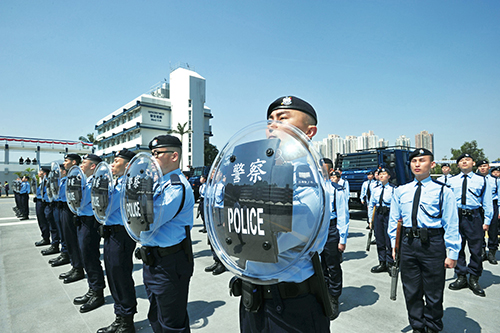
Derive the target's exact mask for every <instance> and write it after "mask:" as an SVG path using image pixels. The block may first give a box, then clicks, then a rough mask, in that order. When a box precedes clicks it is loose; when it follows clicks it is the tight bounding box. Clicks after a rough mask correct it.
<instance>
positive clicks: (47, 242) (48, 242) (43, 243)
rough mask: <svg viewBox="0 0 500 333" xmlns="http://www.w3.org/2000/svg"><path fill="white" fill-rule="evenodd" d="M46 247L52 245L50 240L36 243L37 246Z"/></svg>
mask: <svg viewBox="0 0 500 333" xmlns="http://www.w3.org/2000/svg"><path fill="white" fill-rule="evenodd" d="M45 245H50V240H48V239H45V238H44V239H42V240H40V241H38V242H36V243H35V246H45Z"/></svg>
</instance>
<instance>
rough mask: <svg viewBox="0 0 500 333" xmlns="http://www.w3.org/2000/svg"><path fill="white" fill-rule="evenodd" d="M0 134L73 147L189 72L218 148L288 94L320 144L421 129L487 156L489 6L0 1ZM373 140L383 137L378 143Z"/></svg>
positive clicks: (490, 149)
mask: <svg viewBox="0 0 500 333" xmlns="http://www.w3.org/2000/svg"><path fill="white" fill-rule="evenodd" d="M0 15H1V20H0V38H1V40H2V50H1V51H0V116H1V119H2V122H1V123H0V135H5V136H19V137H35V138H46V139H61V140H78V137H79V136H81V135H83V136H85V135H86V134H87V133H90V132H93V131H94V126H95V124H96V122H97V121H98V120H99V119H101V118H102V117H104V116H105V115H107V114H109V113H110V112H112V111H113V110H116V109H117V108H119V107H120V106H121V105H123V104H124V103H127V102H128V101H130V100H132V99H134V98H136V97H137V96H139V95H141V94H142V93H145V92H149V90H150V88H151V87H152V86H154V85H155V84H156V83H157V82H160V81H163V79H164V78H168V76H169V73H170V69H171V68H172V67H174V66H175V65H176V64H177V63H188V64H189V65H190V67H191V68H192V69H193V70H195V71H196V72H197V73H199V74H200V75H201V76H203V77H204V78H205V79H206V106H208V107H210V108H211V110H212V114H213V117H214V118H213V119H212V122H211V124H212V132H213V134H214V136H213V137H212V138H211V142H212V143H213V144H215V145H216V146H217V147H218V148H219V149H222V148H223V146H224V145H225V144H226V143H227V141H228V140H229V138H230V137H231V136H232V135H234V134H235V133H236V132H237V131H239V130H240V129H242V128H243V127H245V126H246V125H248V124H251V123H254V122H256V121H259V120H264V119H265V117H266V110H267V107H268V105H269V104H270V103H271V102H272V101H274V100H275V99H276V98H278V97H280V96H284V95H295V96H299V97H301V98H303V99H305V100H307V101H308V102H310V103H311V104H312V105H313V106H314V108H315V109H316V111H317V113H318V120H319V124H318V133H317V135H316V137H315V138H314V140H321V139H322V138H325V137H327V136H328V134H329V133H337V134H338V135H339V136H341V137H343V138H345V137H346V136H347V135H352V134H353V133H363V132H364V131H366V130H367V129H371V130H373V131H374V132H375V133H379V135H380V136H381V137H384V138H385V139H387V140H389V141H390V142H391V143H392V142H394V140H395V138H397V137H398V136H399V135H401V134H405V135H407V136H408V137H410V138H411V139H412V142H413V144H414V137H413V136H414V135H415V134H416V133H418V132H420V131H421V130H427V131H428V132H429V133H434V135H435V156H436V158H439V159H441V158H443V157H444V156H447V157H450V156H451V151H450V149H451V148H454V149H459V148H460V146H461V145H462V144H463V143H464V142H466V141H468V142H470V141H472V140H476V141H477V143H478V147H480V148H483V149H484V153H485V155H486V156H487V157H488V159H490V160H495V159H497V158H500V144H499V141H500V140H499V139H500V135H498V122H499V119H498V117H499V115H500V94H499V91H500V43H499V41H500V1H496V0H483V1H480V2H478V1H467V0H455V1H451V0H443V1H431V0H422V1H396V0H373V1H360V0H352V1H319V2H304V1H298V0H289V1H271V2H270V1H262V0H255V1H252V2H235V1H216V2H205V1H192V2H179V1H173V0H150V1H147V2H133V1H120V2H118V1H96V0H88V1H85V2H74V1H61V0H56V1H52V2H45V1H44V2H40V1H23V2H19V1H13V0H4V1H2V2H0ZM381 134H383V135H381Z"/></svg>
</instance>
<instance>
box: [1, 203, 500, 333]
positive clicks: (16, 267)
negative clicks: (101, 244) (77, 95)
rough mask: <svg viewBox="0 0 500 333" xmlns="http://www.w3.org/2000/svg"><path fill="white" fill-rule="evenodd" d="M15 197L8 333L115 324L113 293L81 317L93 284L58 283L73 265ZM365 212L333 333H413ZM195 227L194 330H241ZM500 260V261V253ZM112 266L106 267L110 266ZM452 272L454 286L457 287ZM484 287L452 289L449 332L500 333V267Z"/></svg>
mask: <svg viewBox="0 0 500 333" xmlns="http://www.w3.org/2000/svg"><path fill="white" fill-rule="evenodd" d="M13 205H14V200H13V198H12V197H10V198H5V197H1V198H0V258H1V260H0V332H16V333H17V332H30V333H31V332H70V331H71V332H75V333H77V332H96V331H97V329H99V328H100V327H103V326H107V325H109V324H110V323H111V322H112V321H113V320H114V314H113V299H112V297H111V295H110V294H109V289H106V290H105V296H106V304H105V305H104V306H102V307H100V308H98V309H96V310H94V311H91V312H89V313H85V314H81V313H80V312H79V311H78V306H75V305H73V302H72V301H73V298H74V297H75V296H80V295H82V294H84V293H85V292H86V291H87V283H86V280H82V281H78V282H75V283H72V284H68V285H65V284H63V283H62V282H61V280H59V279H58V278H57V277H58V275H59V274H60V273H62V272H65V271H67V270H69V268H70V267H69V266H68V265H66V266H62V267H57V268H52V267H50V265H49V264H48V263H47V261H48V260H49V259H51V258H53V257H54V256H48V257H44V256H42V255H41V254H40V248H37V247H35V246H34V243H35V242H36V241H38V240H39V239H40V231H39V229H38V225H37V223H36V219H35V218H34V217H35V214H34V205H33V203H32V202H30V210H31V214H30V216H31V219H30V220H28V221H19V220H18V219H16V218H15V217H14V214H13V212H12V209H11V207H12V206H13ZM361 217H362V214H361V213H360V212H356V211H354V212H351V228H350V230H349V231H350V232H349V238H348V242H347V251H346V253H345V255H344V263H343V270H344V291H343V294H342V296H341V298H340V301H341V305H340V310H341V313H340V316H339V318H338V319H337V320H335V321H333V322H332V324H331V329H332V332H335V331H341V332H356V333H358V332H361V333H362V332H408V331H411V328H410V326H409V325H408V321H407V317H406V310H405V304H404V298H403V296H402V290H401V286H399V290H398V299H397V301H395V302H393V301H391V300H390V299H389V287H390V279H389V276H388V275H387V274H385V273H383V274H371V273H370V267H372V266H373V265H375V264H376V261H377V257H376V250H375V248H374V247H372V250H371V251H370V252H368V253H367V252H365V250H364V246H365V242H366V234H367V232H366V230H365V228H364V227H365V222H363V221H362V220H361ZM200 228H201V220H196V221H195V223H194V228H193V233H192V236H193V242H194V253H195V271H194V276H193V278H192V280H191V288H190V289H191V290H190V294H189V305H188V311H189V316H190V322H191V329H192V331H194V332H218V333H222V332H238V330H239V328H238V299H236V298H234V297H230V296H229V293H228V287H227V286H228V281H229V279H230V278H231V274H230V273H224V274H222V275H219V276H216V277H214V276H212V275H211V274H208V273H205V272H204V271H203V269H204V267H206V266H208V265H210V264H211V263H212V259H211V254H210V250H209V249H208V247H207V243H206V234H202V233H200V232H198V230H200ZM497 258H498V259H500V255H497ZM103 266H104V265H103ZM134 269H135V271H134V279H135V282H136V292H137V298H138V303H139V305H138V311H139V312H138V313H137V314H136V317H135V326H136V329H137V331H138V332H151V331H152V330H151V328H150V327H149V323H148V320H147V310H148V305H149V304H148V300H147V297H146V293H145V289H144V285H143V282H142V264H141V263H140V262H139V261H136V262H135V267H134ZM453 276H454V274H453V271H448V273H447V284H448V283H449V282H451V281H453V279H454V278H453ZM480 283H481V285H482V286H483V288H484V289H485V291H486V295H487V297H486V298H480V297H477V296H474V295H473V294H472V292H471V291H469V290H468V289H464V290H461V291H451V290H448V289H446V290H445V304H444V305H445V313H444V324H445V332H453V333H456V332H499V331H500V316H499V315H498V309H499V307H500V267H499V266H498V265H497V266H492V265H490V264H489V263H485V270H484V273H483V276H482V277H481V279H480Z"/></svg>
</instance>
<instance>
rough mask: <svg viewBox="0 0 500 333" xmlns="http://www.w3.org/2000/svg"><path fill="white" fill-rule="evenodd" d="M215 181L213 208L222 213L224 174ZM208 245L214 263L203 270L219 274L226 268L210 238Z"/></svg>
mask: <svg viewBox="0 0 500 333" xmlns="http://www.w3.org/2000/svg"><path fill="white" fill-rule="evenodd" d="M216 181H217V183H216V184H215V186H213V188H212V191H213V193H212V195H213V196H214V197H215V208H218V209H217V211H216V212H217V214H223V212H224V188H225V182H226V178H225V176H223V177H222V178H220V179H219V177H217V178H216ZM219 221H222V216H219ZM208 245H210V251H211V252H212V259H213V260H214V263H213V264H212V265H210V266H207V267H205V272H212V275H220V274H222V273H224V272H225V271H226V270H227V269H226V266H224V264H223V263H222V262H221V260H220V259H219V257H218V256H217V254H216V253H215V251H214V248H213V246H212V244H210V239H208Z"/></svg>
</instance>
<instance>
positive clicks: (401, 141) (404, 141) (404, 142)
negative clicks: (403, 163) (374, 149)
mask: <svg viewBox="0 0 500 333" xmlns="http://www.w3.org/2000/svg"><path fill="white" fill-rule="evenodd" d="M396 146H397V147H411V140H410V138H407V137H406V136H405V135H400V136H399V138H397V139H396Z"/></svg>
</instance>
